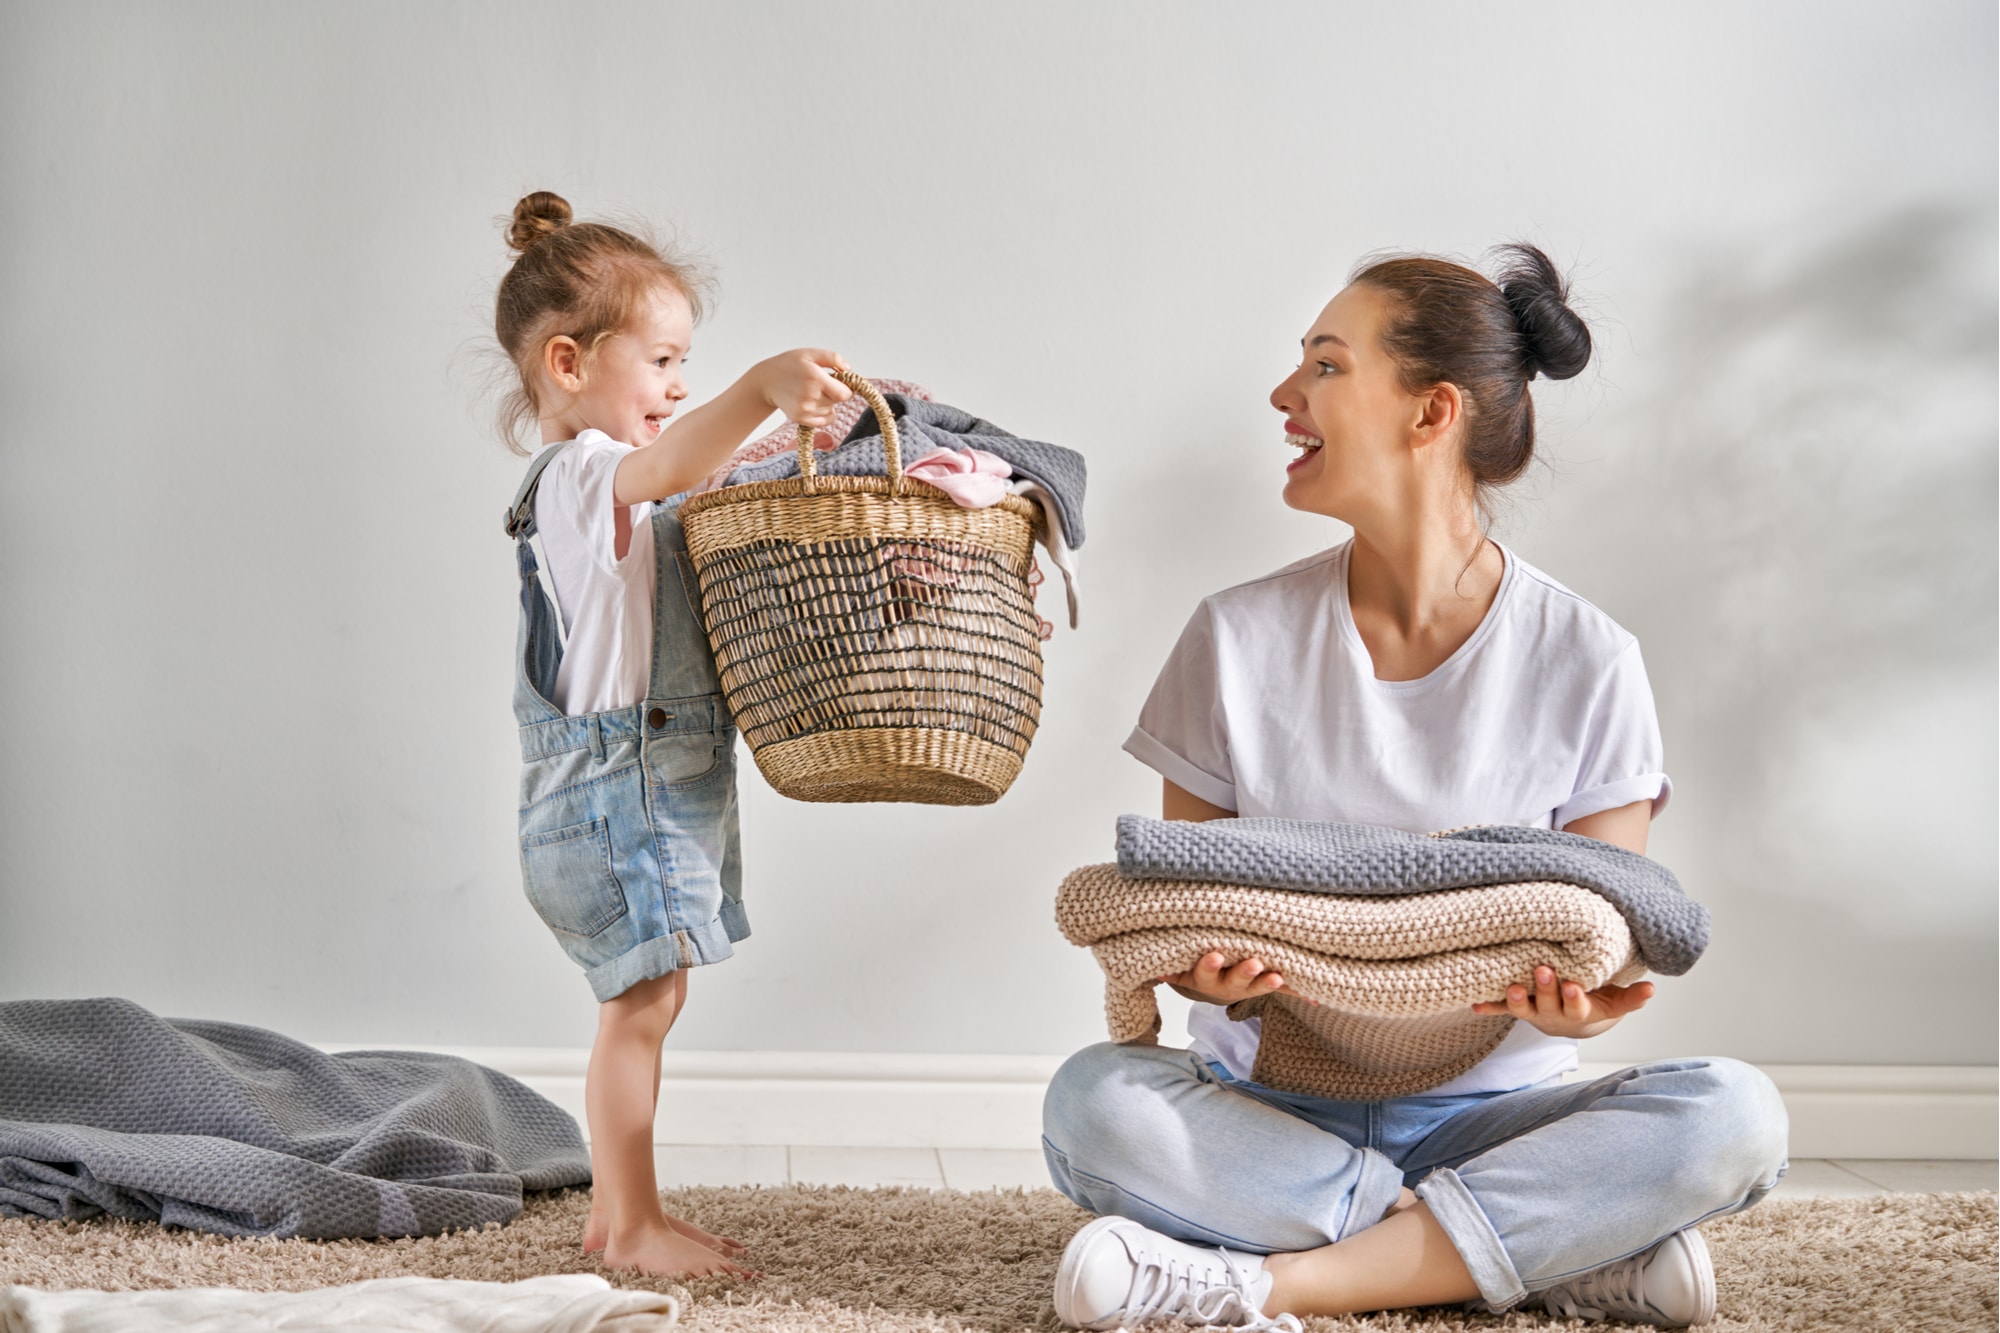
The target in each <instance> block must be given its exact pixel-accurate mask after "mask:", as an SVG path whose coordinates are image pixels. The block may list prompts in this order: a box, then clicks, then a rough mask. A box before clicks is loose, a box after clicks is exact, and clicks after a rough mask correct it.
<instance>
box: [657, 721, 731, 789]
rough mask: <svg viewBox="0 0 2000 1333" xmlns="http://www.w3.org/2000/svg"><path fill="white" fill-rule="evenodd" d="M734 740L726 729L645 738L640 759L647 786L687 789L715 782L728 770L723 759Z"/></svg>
mask: <svg viewBox="0 0 2000 1333" xmlns="http://www.w3.org/2000/svg"><path fill="white" fill-rule="evenodd" d="M734 739H735V737H734V736H733V734H731V733H729V732H725V731H681V732H669V733H667V734H665V735H654V736H649V737H647V738H646V748H645V751H644V754H643V757H642V759H641V762H642V763H643V764H645V766H646V782H647V784H648V785H650V786H653V787H656V788H659V787H663V788H665V789H667V790H668V791H684V790H686V789H687V788H689V787H699V786H701V785H702V784H703V783H707V782H712V781H714V780H715V779H716V778H717V777H720V776H721V775H722V773H723V772H724V771H725V768H726V765H725V764H724V763H723V760H724V759H725V758H726V757H727V756H728V755H729V747H730V744H731V742H732V741H733V740H734Z"/></svg>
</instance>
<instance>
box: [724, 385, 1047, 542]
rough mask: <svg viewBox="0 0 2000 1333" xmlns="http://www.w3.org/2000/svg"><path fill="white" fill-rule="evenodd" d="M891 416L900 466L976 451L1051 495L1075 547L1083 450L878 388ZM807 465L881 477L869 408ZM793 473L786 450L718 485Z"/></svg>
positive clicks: (795, 467) (825, 472)
mask: <svg viewBox="0 0 2000 1333" xmlns="http://www.w3.org/2000/svg"><path fill="white" fill-rule="evenodd" d="M883 398H884V399H885V400H886V401H887V402H888V404H889V407H890V410H891V411H892V412H893V414H894V415H895V417H896V433H897V437H898V439H899V441H900V453H901V455H902V461H903V465H904V466H905V467H908V466H909V465H910V464H912V463H915V462H916V461H918V460H919V459H922V458H928V457H929V456H930V455H931V454H933V453H936V452H937V451H938V450H939V449H956V450H959V451H960V452H963V451H964V450H967V449H981V450H984V451H985V452H987V453H989V454H993V455H995V456H997V457H1000V458H1004V459H1006V460H1007V461H1008V462H1009V463H1011V464H1013V465H1014V475H1015V476H1017V477H1026V478H1028V479H1029V480H1031V481H1035V482H1039V483H1040V484H1041V486H1042V489H1044V490H1046V491H1047V492H1048V493H1049V495H1050V496H1051V497H1052V498H1053V499H1054V500H1055V503H1056V511H1057V513H1058V514H1060V515H1061V518H1062V529H1063V540H1065V541H1066V542H1068V543H1069V545H1070V547H1071V548H1072V549H1078V548H1081V547H1082V546H1083V491H1084V483H1085V481H1086V469H1085V467H1084V461H1083V455H1082V454H1080V453H1078V452H1076V451H1075V450H1074V449H1065V448H1063V447H1062V446H1061V445H1059V444H1044V443H1043V442H1042V441H1040V440H1025V439H1022V438H1021V437H1020V436H1018V435H1015V434H1013V433H1012V432H1010V431H1005V430H1002V429H1000V427H998V426H996V425H994V424H993V423H992V422H990V421H983V420H981V419H980V418H978V417H975V416H973V415H972V414H971V413H970V412H965V411H961V410H960V409H958V408H956V407H952V406H950V405H949V404H946V403H931V402H925V401H924V400H923V399H921V398H909V397H906V396H904V395H903V394H900V393H891V394H884V395H883ZM813 467H814V468H815V470H817V471H818V472H819V474H820V475H821V476H824V477H881V476H886V475H887V474H888V471H889V462H888V456H887V454H886V453H885V452H884V451H883V447H882V432H881V427H880V426H879V425H877V424H876V421H875V414H874V413H873V412H865V413H863V414H862V417H861V420H860V421H858V422H857V423H855V426H854V429H853V430H851V431H849V432H848V435H847V438H846V439H845V440H843V441H841V443H840V447H839V448H837V449H831V450H828V451H827V452H825V453H823V454H818V455H816V456H815V457H814V459H813ZM798 475H799V457H798V454H797V453H796V452H789V451H788V452H786V453H782V454H778V455H775V456H774V457H771V458H767V459H765V460H764V461H763V462H761V463H748V464H745V465H744V466H742V467H740V468H737V469H736V470H735V471H734V472H732V473H730V474H729V476H728V477H727V478H726V479H724V481H723V485H725V486H746V485H749V484H750V483H751V482H756V481H782V480H784V479H785V478H787V477H796V476H798Z"/></svg>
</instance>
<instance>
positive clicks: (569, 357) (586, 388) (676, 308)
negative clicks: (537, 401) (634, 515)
mask: <svg viewBox="0 0 2000 1333" xmlns="http://www.w3.org/2000/svg"><path fill="white" fill-rule="evenodd" d="M693 337H694V313H693V311H691V310H690V309H689V308H688V302H687V298H686V297H684V296H682V295H681V294H680V293H679V292H677V291H675V290H673V289H672V288H670V287H659V288H656V289H655V290H654V291H653V293H652V295H651V296H649V297H648V298H647V299H646V300H644V301H642V302H640V304H639V307H638V309H636V310H634V311H633V312H632V318H631V320H630V322H629V323H627V325H626V326H625V328H624V330H623V331H621V332H618V333H614V334H612V335H611V336H610V337H609V338H606V339H605V340H604V341H603V342H601V343H599V344H598V345H597V350H596V352H595V354H593V355H591V356H589V357H588V358H586V357H584V355H583V353H582V349H580V348H579V347H577V345H576V342H575V341H574V340H573V339H570V338H567V337H560V336H558V337H555V338H551V339H550V340H549V342H548V346H547V348H546V349H545V354H544V369H545V371H546V373H547V376H548V378H549V380H550V381H551V383H552V385H553V387H554V388H556V389H557V390H558V391H559V394H558V395H557V396H558V397H559V398H560V402H559V404H552V405H554V406H556V407H557V410H556V411H555V412H553V413H551V414H550V416H548V417H544V418H543V423H544V431H543V434H544V436H545V437H552V438H555V439H574V438H576V436H577V435H578V434H580V433H581V432H582V431H583V430H584V429H585V428H586V427H588V428H594V429H596V430H601V431H603V432H604V433H605V434H606V435H609V436H610V437H611V438H612V439H614V440H620V441H622V442H624V443H626V444H629V445H633V446H635V447H636V446H639V445H646V444H651V443H652V442H653V441H654V440H655V439H657V438H659V434H660V432H661V431H662V430H664V429H666V425H667V421H668V419H669V418H671V417H672V416H673V414H674V409H675V408H677V407H678V406H680V403H681V401H682V400H683V399H685V398H686V397H687V396H688V387H687V381H686V380H685V379H683V378H682V375H681V367H682V366H683V365H685V364H686V362H687V354H688V346H689V344H690V342H691V341H692V339H693ZM549 426H554V427H555V430H554V431H553V432H552V431H550V430H549V429H548V427H549Z"/></svg>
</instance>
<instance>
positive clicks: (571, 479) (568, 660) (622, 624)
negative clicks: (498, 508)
mask: <svg viewBox="0 0 2000 1333" xmlns="http://www.w3.org/2000/svg"><path fill="white" fill-rule="evenodd" d="M547 447H549V448H553V447H554V446H553V445H550V446H547ZM631 452H632V446H631V445H629V444H623V443H620V442H619V441H617V440H614V439H612V438H611V437H610V436H609V435H606V434H605V433H604V432H603V431H601V430H585V431H584V432H583V433H582V434H580V435H578V436H577V437H576V439H574V440H572V441H571V442H570V444H569V447H568V448H567V449H564V450H563V451H562V453H560V454H558V455H557V456H556V459H555V461H554V462H552V463H550V464H549V465H548V467H546V468H544V469H543V470H542V478H541V481H540V482H539V483H538V484H537V485H536V487H535V527H536V529H537V534H538V540H539V542H540V545H541V549H542V551H543V554H544V556H545V559H544V561H543V564H544V568H545V569H546V570H547V572H548V575H549V580H550V582H551V583H553V584H554V596H555V602H556V612H557V614H558V615H560V616H561V617H562V626H563V636H564V639H563V657H562V666H561V668H560V669H558V670H557V672H556V693H555V698H553V699H551V700H549V702H550V703H552V704H554V705H555V706H556V707H557V708H558V709H560V710H561V711H562V713H563V714H564V715H565V716H568V717H575V716H577V715H579V714H582V713H601V712H604V711H605V710H607V709H612V708H629V707H630V706H631V705H633V704H636V703H638V702H639V701H640V700H642V699H644V698H645V697H646V686H647V684H648V682H649V681H650V679H651V674H652V666H653V582H654V578H655V575H654V569H653V522H652V519H653V502H652V501H650V500H643V501H641V502H640V503H638V504H635V505H620V504H618V503H616V501H615V499H614V498H613V494H612V478H613V477H614V476H615V475H616V474H617V472H618V464H619V463H620V462H622V461H623V460H624V458H625V455H627V454H629V453H631ZM621 545H622V546H623V547H624V554H623V555H622V556H621V555H620V554H619V548H620V546H621Z"/></svg>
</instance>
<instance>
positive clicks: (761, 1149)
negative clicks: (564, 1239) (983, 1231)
mask: <svg viewBox="0 0 2000 1333" xmlns="http://www.w3.org/2000/svg"><path fill="white" fill-rule="evenodd" d="M653 1157H654V1162H655V1163H656V1166H657V1169H658V1173H659V1180H660V1184H661V1186H662V1187H668V1186H674V1185H784V1184H788V1183H789V1184H795V1185H857V1186H862V1187H865V1188H872V1187H874V1186H878V1185H916V1186H922V1187H925V1188H928V1189H955V1190H986V1189H1009V1188H1012V1187H1015V1186H1024V1187H1026V1188H1029V1189H1036V1188H1040V1187H1042V1186H1045V1185H1047V1184H1048V1183H1049V1175H1048V1168H1047V1167H1045V1166H1044V1165H1043V1164H1042V1155H1041V1153H1040V1152H1038V1151H1036V1150H1034V1149H1031V1148H1023V1149H1016V1148H786V1147H778V1146H757V1147H736V1148H717V1147H707V1146H677V1145H674V1144H664V1143H663V1144H661V1145H659V1146H658V1147H657V1148H655V1149H654V1150H653ZM1997 1178H2000V1164H1996V1163H1994V1162H1942V1161H1926V1162H1896V1161H1859V1160H1854V1159H1848V1158H1843V1159H1841V1160H1839V1161H1826V1160H1806V1161H1796V1162H1793V1163H1792V1169H1791V1171H1790V1172H1788V1173H1787V1174H1786V1176H1785V1180H1784V1183H1783V1184H1781V1185H1780V1186H1778V1194H1777V1197H1779V1198H1789V1199H1803V1198H1811V1197H1813V1196H1828V1197H1853V1196H1857V1195H1864V1194H1893V1193H1900V1192H1904V1191H1923V1190H1990V1189H1993V1188H1994V1187H1995V1184H1996V1179H1997Z"/></svg>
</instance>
